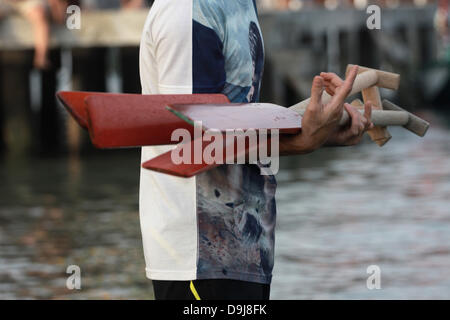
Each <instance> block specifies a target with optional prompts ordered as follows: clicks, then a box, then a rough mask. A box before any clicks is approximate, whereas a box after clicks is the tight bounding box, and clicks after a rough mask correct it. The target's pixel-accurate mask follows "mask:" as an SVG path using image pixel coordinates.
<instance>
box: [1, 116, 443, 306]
mask: <svg viewBox="0 0 450 320" xmlns="http://www.w3.org/2000/svg"><path fill="white" fill-rule="evenodd" d="M436 119H437V118H436ZM438 122H440V121H438ZM391 133H392V135H393V136H394V138H393V139H392V140H391V142H389V144H388V145H386V146H385V147H383V148H381V149H380V148H378V147H377V146H375V145H374V144H372V143H370V142H366V143H364V144H362V145H360V146H358V147H354V148H333V149H326V150H322V151H319V152H316V153H315V154H312V155H308V156H301V157H292V158H289V159H287V158H285V159H283V161H282V170H281V171H280V173H279V174H278V177H277V178H278V182H279V188H278V191H277V205H278V220H277V221H278V222H277V233H276V258H275V259H276V260H275V269H274V278H273V283H272V298H273V299H319V298H329V299H345V298H350V299H362V298H368V299H381V298H383V299H393V298H399V299H406V298H410V299H418V298H425V299H428V298H437V299H440V298H446V299H450V131H449V129H448V126H446V125H436V126H434V127H433V128H432V129H431V130H430V132H429V134H428V135H427V137H426V138H424V139H420V138H418V137H416V136H414V135H412V134H410V133H409V132H407V131H405V130H402V129H399V128H397V129H391ZM138 163H139V154H138V152H137V151H136V152H131V153H130V152H128V153H120V154H117V153H113V152H111V151H108V152H106V151H105V152H104V153H102V154H101V155H99V156H84V157H82V158H81V160H80V161H75V160H73V161H70V160H67V159H65V158H58V159H33V160H27V161H25V160H22V161H13V160H9V161H4V162H3V163H1V164H2V165H1V167H0V181H1V184H0V299H14V298H26V299H35V298H41V299H42V298H44V299H47V298H51V299H73V298H76V299H90V298H97V299H111V298H118V299H151V298H153V293H152V288H151V283H150V281H149V280H146V278H145V274H144V261H143V255H142V247H141V240H140V228H139V217H138V174H139V168H138ZM72 264H74V265H79V266H80V267H81V270H82V289H81V290H74V291H70V290H68V289H67V288H66V279H67V276H68V275H67V274H66V273H65V272H66V268H67V266H69V265H72ZM371 265H376V266H378V267H379V268H380V270H381V289H380V290H369V289H367V286H366V280H367V278H368V277H369V276H370V275H369V274H367V268H368V267H369V266H371Z"/></svg>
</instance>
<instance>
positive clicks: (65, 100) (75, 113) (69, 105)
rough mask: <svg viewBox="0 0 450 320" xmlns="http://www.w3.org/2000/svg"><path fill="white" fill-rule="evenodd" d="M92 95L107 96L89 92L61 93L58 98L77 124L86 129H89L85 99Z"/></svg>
mask: <svg viewBox="0 0 450 320" xmlns="http://www.w3.org/2000/svg"><path fill="white" fill-rule="evenodd" d="M91 94H97V95H101V94H105V93H100V92H87V91H59V92H57V93H56V98H57V99H58V100H59V101H60V102H61V103H62V105H63V106H64V107H65V108H66V110H67V111H68V112H69V113H70V114H71V115H72V117H73V118H74V119H75V120H76V121H77V123H78V124H79V125H80V126H81V127H82V128H84V129H87V128H88V121H87V113H86V105H85V104H84V99H85V98H86V97H87V96H89V95H91Z"/></svg>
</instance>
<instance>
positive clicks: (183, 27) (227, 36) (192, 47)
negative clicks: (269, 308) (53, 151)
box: [140, 0, 276, 283]
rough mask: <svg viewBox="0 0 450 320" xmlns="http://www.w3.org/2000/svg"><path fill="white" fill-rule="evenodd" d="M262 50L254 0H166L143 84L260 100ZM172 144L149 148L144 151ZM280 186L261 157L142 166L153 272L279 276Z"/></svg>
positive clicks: (159, 4)
mask: <svg viewBox="0 0 450 320" xmlns="http://www.w3.org/2000/svg"><path fill="white" fill-rule="evenodd" d="M263 50H264V49H263V41H262V36H261V31H260V28H259V24H258V19H257V11H256V6H255V3H254V1H253V0H232V1H231V0H157V1H155V3H154V5H153V7H152V8H151V10H150V13H149V16H148V18H147V21H146V24H145V27H144V32H143V35H142V41H141V54H140V73H141V84H142V88H143V94H157V93H161V94H191V93H223V94H225V95H227V97H228V98H229V99H230V101H232V102H256V101H257V100H258V99H259V93H260V86H261V77H262V72H263V63H264V51H263ZM171 148H173V147H170V146H163V147H145V148H142V161H146V160H148V159H150V158H152V157H155V156H157V155H159V154H161V153H162V152H165V151H167V150H170V149H171ZM275 189H276V182H275V179H274V177H273V176H264V175H261V174H260V168H259V167H258V166H257V165H223V166H220V167H218V168H216V169H213V170H210V171H208V172H205V173H202V174H200V175H198V176H196V177H194V178H190V179H184V178H177V177H171V176H167V175H164V174H160V173H156V172H150V171H146V170H142V171H141V185H140V218H141V229H142V237H143V245H144V254H145V259H146V272H147V276H148V277H149V278H151V279H155V280H195V279H235V280H244V281H252V282H259V283H270V281H271V276H272V268H273V255H274V227H275V215H276V208H275Z"/></svg>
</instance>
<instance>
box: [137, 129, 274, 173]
mask: <svg viewBox="0 0 450 320" xmlns="http://www.w3.org/2000/svg"><path fill="white" fill-rule="evenodd" d="M211 143H213V142H210V141H204V140H203V139H201V138H199V139H196V140H193V141H191V142H189V143H186V144H185V145H184V147H183V149H184V151H183V152H180V151H179V150H176V149H174V150H171V151H168V152H166V153H163V154H161V155H159V156H157V157H155V158H153V159H151V160H149V161H147V162H144V163H143V164H142V167H143V168H144V169H148V170H152V171H157V172H161V173H165V174H168V175H172V176H176V177H182V178H190V177H193V176H195V175H197V174H200V173H202V172H205V171H208V170H211V169H213V168H216V167H218V166H220V165H222V164H226V163H230V164H233V163H237V159H246V156H247V155H248V154H249V153H253V154H256V155H257V152H258V148H259V143H255V144H250V143H248V141H246V143H245V145H244V148H238V143H237V140H235V139H232V140H230V141H227V140H226V138H225V136H224V137H223V143H222V144H221V146H222V147H223V148H222V151H221V152H220V155H221V156H220V157H219V156H217V157H216V160H219V161H209V163H207V162H206V161H205V159H206V157H205V154H204V151H205V148H206V147H208V146H209V145H210V144H211ZM267 143H270V138H268V139H267ZM178 147H180V145H179V146H177V148H178ZM172 152H174V153H175V156H174V154H173V153H172ZM184 152H188V153H189V157H187V159H185V160H187V161H183V162H182V163H179V164H177V163H176V161H174V158H175V157H176V156H177V155H180V154H182V155H183V154H184ZM196 153H197V156H198V157H197V159H196V158H195V154H196ZM214 156H216V155H215V154H214ZM196 162H197V163H196Z"/></svg>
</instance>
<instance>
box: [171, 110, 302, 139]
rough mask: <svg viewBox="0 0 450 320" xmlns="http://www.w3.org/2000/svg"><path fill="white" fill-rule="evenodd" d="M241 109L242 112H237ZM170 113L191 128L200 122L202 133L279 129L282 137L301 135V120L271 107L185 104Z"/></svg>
mask: <svg viewBox="0 0 450 320" xmlns="http://www.w3.org/2000/svg"><path fill="white" fill-rule="evenodd" d="M236 107H239V108H236ZM168 109H169V110H170V111H172V113H174V114H175V115H176V116H178V117H179V118H180V119H183V120H184V121H186V122H188V123H189V124H191V125H194V122H196V121H201V124H202V128H203V130H208V129H214V130H219V131H222V132H225V131H227V130H238V129H239V130H248V129H255V130H257V131H258V130H260V129H277V130H279V133H292V134H294V133H298V132H299V131H300V128H301V120H302V117H301V116H300V115H299V114H298V113H297V112H295V111H293V110H290V109H288V108H285V107H282V106H279V105H276V104H271V103H247V104H243V103H240V104H203V105H196V104H185V105H178V104H177V105H170V106H168Z"/></svg>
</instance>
